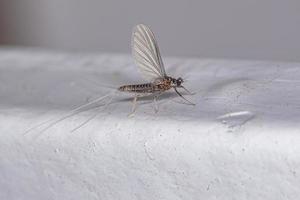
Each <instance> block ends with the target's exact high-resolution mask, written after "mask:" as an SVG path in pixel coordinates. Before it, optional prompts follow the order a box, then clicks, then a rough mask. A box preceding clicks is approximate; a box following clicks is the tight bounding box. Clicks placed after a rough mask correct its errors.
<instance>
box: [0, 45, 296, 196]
mask: <svg viewBox="0 0 300 200" xmlns="http://www.w3.org/2000/svg"><path fill="white" fill-rule="evenodd" d="M165 65H166V70H167V72H168V73H169V74H170V75H172V76H175V77H177V76H183V77H187V79H188V82H186V83H185V85H186V87H187V88H189V89H190V90H191V91H194V92H196V94H195V95H193V96H186V97H187V98H189V99H190V100H192V101H194V102H195V103H196V104H197V105H196V106H188V105H184V104H181V103H180V101H181V100H180V98H178V97H176V95H174V94H173V93H172V92H171V93H168V94H166V95H165V96H163V97H162V98H161V99H160V101H159V112H158V113H157V114H155V113H154V110H153V103H152V101H151V99H144V100H143V101H140V102H139V106H138V109H137V112H136V114H135V116H134V117H131V118H129V117H127V115H128V113H129V112H130V109H131V102H130V99H128V96H122V95H116V96H114V98H113V100H112V102H111V103H110V104H109V105H108V106H107V107H106V109H102V108H103V106H102V107H98V108H96V109H90V110H87V111H86V112H82V113H80V114H77V115H75V116H73V117H71V118H67V119H65V120H62V121H61V122H60V123H57V124H55V125H53V126H51V127H50V128H48V129H47V130H46V131H44V132H41V129H42V127H45V126H47V123H46V124H44V125H43V126H41V127H38V128H36V129H33V130H31V131H29V132H27V134H24V133H25V132H26V130H28V129H30V128H31V127H34V126H35V125H37V124H40V123H41V122H44V121H47V120H49V119H58V118H59V117H60V116H63V115H65V114H66V113H68V112H69V110H72V109H73V108H75V107H76V106H78V105H80V104H83V103H86V102H89V101H91V100H93V99H95V98H97V97H98V96H101V95H105V94H108V93H110V92H111V91H112V90H113V89H112V88H114V87H118V86H119V85H121V84H127V83H141V82H143V80H142V79H141V77H140V75H139V73H138V71H137V67H136V66H134V64H133V62H132V59H131V57H130V56H126V55H109V54H67V53H59V52H47V51H42V50H37V49H36V50H31V49H19V50H18V49H1V50H0V199H31V200H32V199H122V200H125V199H129V200H133V199H170V200H176V199H206V200H207V199H239V200H240V199H256V200H257V199H264V200H265V199H272V200H276V199H298V198H299V196H300V145H299V144H300V124H299V122H300V101H299V100H300V64H299V63H278V62H266V61H238V60H214V59H179V58H167V59H165ZM99 105H101V103H100V104H99ZM95 114H97V116H96V117H95V118H94V119H93V120H91V121H89V122H88V123H87V124H85V125H84V126H82V127H80V128H79V129H77V130H76V131H73V132H72V131H71V130H73V129H74V128H75V127H77V126H78V125H80V124H82V123H83V122H84V121H85V120H87V119H89V117H90V116H93V115H95ZM49 123H50V122H48V124H49Z"/></svg>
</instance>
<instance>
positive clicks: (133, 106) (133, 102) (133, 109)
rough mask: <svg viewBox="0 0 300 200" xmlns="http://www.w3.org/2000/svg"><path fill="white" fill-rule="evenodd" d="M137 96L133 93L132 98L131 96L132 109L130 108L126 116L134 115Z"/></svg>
mask: <svg viewBox="0 0 300 200" xmlns="http://www.w3.org/2000/svg"><path fill="white" fill-rule="evenodd" d="M137 98H138V95H135V96H134V98H133V101H132V109H131V112H130V113H129V114H128V117H133V116H134V113H135V111H136V107H137Z"/></svg>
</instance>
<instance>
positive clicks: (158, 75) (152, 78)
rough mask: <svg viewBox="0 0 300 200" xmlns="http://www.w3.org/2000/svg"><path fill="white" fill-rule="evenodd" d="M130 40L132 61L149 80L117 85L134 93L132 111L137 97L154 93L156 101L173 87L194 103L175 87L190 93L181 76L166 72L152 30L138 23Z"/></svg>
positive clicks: (120, 89)
mask: <svg viewBox="0 0 300 200" xmlns="http://www.w3.org/2000/svg"><path fill="white" fill-rule="evenodd" d="M131 42H132V47H131V48H132V56H133V58H134V61H135V63H136V65H137V66H138V67H139V69H140V71H141V73H142V75H143V76H144V78H145V79H147V80H148V81H149V82H148V83H144V84H136V85H123V86H121V87H119V89H118V90H119V91H122V92H131V93H134V94H135V96H134V99H133V107H132V113H134V112H135V109H136V102H137V99H138V97H141V96H147V95H152V94H154V102H156V100H157V97H158V96H160V95H161V94H162V93H163V92H165V91H167V90H170V89H174V91H175V92H176V93H177V94H178V95H179V96H180V97H181V98H182V99H184V100H185V101H186V102H188V104H190V105H195V104H193V103H192V102H190V101H189V100H187V99H186V98H185V97H183V95H182V94H181V93H180V92H179V91H178V90H177V88H183V89H184V90H185V91H186V92H188V93H189V94H192V93H191V92H190V91H188V90H187V89H186V88H185V87H184V86H183V85H182V83H183V79H182V78H181V77H179V78H177V79H176V78H173V77H170V76H168V75H167V74H166V71H165V68H164V64H163V61H162V58H161V55H160V51H159V48H158V44H157V42H156V40H155V37H154V34H153V32H152V31H151V29H150V28H149V27H148V26H146V25H144V24H139V25H137V26H136V27H134V29H133V33H132V41H131ZM155 110H156V112H157V110H158V109H157V104H156V109H155Z"/></svg>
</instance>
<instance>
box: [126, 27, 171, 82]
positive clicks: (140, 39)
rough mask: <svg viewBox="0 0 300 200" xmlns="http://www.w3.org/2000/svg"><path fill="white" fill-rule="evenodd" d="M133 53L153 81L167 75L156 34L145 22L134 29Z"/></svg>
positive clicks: (146, 75)
mask: <svg viewBox="0 0 300 200" xmlns="http://www.w3.org/2000/svg"><path fill="white" fill-rule="evenodd" d="M132 55H133V58H134V60H135V63H136V64H137V65H138V66H139V68H140V70H141V72H142V74H143V76H144V77H145V78H146V79H148V80H151V81H153V80H155V79H157V78H163V77H165V76H166V72H165V68H164V65H163V62H162V59H161V55H160V52H159V49H158V45H157V42H156V40H155V37H154V34H153V32H152V31H151V30H150V28H149V27H147V26H146V25H144V24H139V25H137V26H136V27H135V28H134V29H133V33H132Z"/></svg>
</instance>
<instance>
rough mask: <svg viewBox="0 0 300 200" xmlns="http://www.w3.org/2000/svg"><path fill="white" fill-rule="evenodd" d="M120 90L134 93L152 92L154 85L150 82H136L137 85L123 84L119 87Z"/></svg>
mask: <svg viewBox="0 0 300 200" xmlns="http://www.w3.org/2000/svg"><path fill="white" fill-rule="evenodd" d="M119 90H120V91H124V92H135V93H153V92H155V85H154V84H152V83H145V84H137V85H123V86H121V87H119Z"/></svg>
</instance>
